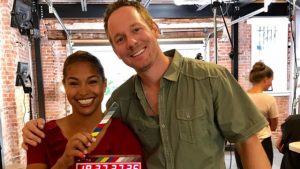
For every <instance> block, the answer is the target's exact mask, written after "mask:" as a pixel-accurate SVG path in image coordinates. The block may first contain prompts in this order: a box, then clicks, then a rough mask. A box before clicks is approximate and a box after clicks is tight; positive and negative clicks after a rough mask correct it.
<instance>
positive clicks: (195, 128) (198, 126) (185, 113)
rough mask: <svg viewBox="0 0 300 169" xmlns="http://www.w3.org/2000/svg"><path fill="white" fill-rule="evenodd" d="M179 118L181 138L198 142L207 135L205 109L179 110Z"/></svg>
mask: <svg viewBox="0 0 300 169" xmlns="http://www.w3.org/2000/svg"><path fill="white" fill-rule="evenodd" d="M177 120H178V128H179V136H180V139H181V140H184V141H186V142H189V143H197V142H198V141H200V140H201V138H203V137H205V132H206V131H207V130H206V120H205V114H204V113H203V111H200V110H195V109H194V111H193V110H192V109H190V110H178V111H177Z"/></svg>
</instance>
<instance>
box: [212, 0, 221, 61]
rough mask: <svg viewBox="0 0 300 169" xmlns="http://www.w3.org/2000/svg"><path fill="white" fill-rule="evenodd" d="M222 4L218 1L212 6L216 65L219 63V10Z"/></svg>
mask: <svg viewBox="0 0 300 169" xmlns="http://www.w3.org/2000/svg"><path fill="white" fill-rule="evenodd" d="M220 5H221V4H220V2H219V1H218V0H216V1H214V2H213V4H212V8H213V13H214V58H215V63H216V64H217V63H218V30H217V8H218V7H220Z"/></svg>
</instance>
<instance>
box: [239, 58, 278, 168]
mask: <svg viewBox="0 0 300 169" xmlns="http://www.w3.org/2000/svg"><path fill="white" fill-rule="evenodd" d="M249 81H250V82H251V83H252V87H251V88H250V89H249V90H248V91H247V94H248V96H249V97H250V99H251V100H252V101H253V103H254V104H255V105H256V107H257V108H258V110H259V111H260V112H261V113H262V114H263V115H264V116H265V117H266V119H267V120H268V121H269V125H268V126H266V127H264V128H263V129H262V130H261V131H259V132H258V133H257V137H258V138H259V139H260V141H261V143H262V146H263V148H264V150H265V152H266V154H267V156H268V159H269V161H270V163H271V164H272V163H273V146H272V140H271V135H272V131H275V130H276V128H277V124H278V107H277V104H276V100H275V98H274V97H273V96H271V95H269V94H267V93H263V92H264V91H267V90H268V89H269V88H270V87H271V86H272V81H273V70H272V69H271V68H270V67H268V66H267V65H265V64H264V63H263V62H256V63H255V64H254V65H253V67H252V70H251V71H250V75H249ZM235 154H236V162H237V165H238V167H239V168H243V167H242V165H241V162H240V159H239V156H238V154H237V152H236V153H235Z"/></svg>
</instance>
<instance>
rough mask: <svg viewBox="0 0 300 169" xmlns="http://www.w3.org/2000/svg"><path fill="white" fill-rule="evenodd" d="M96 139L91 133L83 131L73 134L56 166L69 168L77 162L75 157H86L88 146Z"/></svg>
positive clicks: (61, 168)
mask: <svg viewBox="0 0 300 169" xmlns="http://www.w3.org/2000/svg"><path fill="white" fill-rule="evenodd" d="M95 141H96V139H95V138H94V137H92V136H91V134H90V133H87V132H81V133H77V134H75V135H74V136H72V137H71V138H70V139H69V141H68V143H67V145H66V148H65V152H64V153H63V155H62V156H61V157H60V158H59V159H58V161H57V163H56V165H55V167H57V168H60V169H63V168H68V167H70V166H71V165H73V164H74V163H75V157H78V158H84V157H85V156H86V154H87V153H88V148H89V147H90V146H91V145H92V143H93V142H95Z"/></svg>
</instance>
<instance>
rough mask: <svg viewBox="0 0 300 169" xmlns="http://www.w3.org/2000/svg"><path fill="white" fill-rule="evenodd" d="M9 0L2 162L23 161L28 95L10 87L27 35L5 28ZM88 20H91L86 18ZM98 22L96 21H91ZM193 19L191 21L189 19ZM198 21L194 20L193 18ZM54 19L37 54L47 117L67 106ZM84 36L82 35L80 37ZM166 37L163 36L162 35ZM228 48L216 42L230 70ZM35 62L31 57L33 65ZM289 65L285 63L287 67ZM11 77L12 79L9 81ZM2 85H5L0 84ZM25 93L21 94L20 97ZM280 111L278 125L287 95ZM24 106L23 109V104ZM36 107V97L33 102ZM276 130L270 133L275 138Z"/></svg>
mask: <svg viewBox="0 0 300 169" xmlns="http://www.w3.org/2000/svg"><path fill="white" fill-rule="evenodd" d="M1 2H2V1H1ZM10 6H11V4H10V3H7V2H6V3H4V4H1V5H0V11H1V15H0V26H1V28H0V30H1V35H0V49H3V50H0V57H1V60H0V65H1V67H0V73H1V78H0V96H2V97H0V113H1V114H0V115H1V123H2V135H3V137H2V138H3V144H4V145H5V147H6V148H5V149H4V153H5V157H4V159H5V163H6V164H10V163H16V162H24V158H25V157H24V152H23V151H20V142H21V139H20V133H21V131H20V129H21V127H22V125H23V124H22V117H23V116H24V112H26V110H27V111H28V98H27V97H28V96H27V95H24V93H23V91H22V88H20V87H15V86H14V79H15V72H16V64H17V61H28V60H30V56H29V48H30V46H29V44H28V41H27V38H26V37H24V36H21V35H20V34H19V33H18V30H16V29H14V28H10V27H9V23H10V16H9V12H10ZM89 21H91V20H89ZM94 21H95V22H99V20H94ZM64 22H65V23H73V22H79V21H78V20H68V21H64ZM191 22H193V21H191ZM197 22H198V21H197ZM57 23H58V22H57V21H56V20H42V21H41V56H42V64H43V72H42V73H43V78H44V93H45V110H46V118H47V120H51V119H56V118H60V117H63V116H65V115H66V112H68V110H70V107H69V105H68V103H67V101H66V98H65V95H64V93H63V92H62V91H61V89H60V88H61V80H62V66H63V62H64V60H65V58H66V56H67V53H68V52H67V49H66V41H65V40H51V38H49V37H48V35H49V32H50V31H53V30H55V29H56V28H55V27H54V25H55V24H57ZM250 30H251V27H250V25H248V24H246V23H240V24H239V32H240V34H241V33H243V34H242V35H240V36H239V68H238V69H239V83H240V84H241V85H242V87H243V88H244V89H247V88H249V87H250V84H249V82H248V74H249V70H250V69H251V66H250V64H251V62H250V61H251V60H250V56H251V43H250V42H251V31H250ZM196 35H197V34H196V33H195V32H194V33H190V32H189V33H188V32H187V33H186V36H189V37H193V36H196ZM169 36H172V37H178V36H181V37H184V36H185V34H184V33H182V32H181V33H180V34H177V35H174V34H172V35H169ZM80 38H84V37H80ZM164 38H167V37H164ZM209 43H210V52H211V54H210V56H213V50H212V49H213V39H211V40H210V42H209ZM230 50H231V46H230V42H229V41H228V40H224V39H222V40H219V42H218V64H221V65H224V66H225V67H226V68H228V69H229V70H231V60H230V58H229V52H230ZM34 65H35V63H34V60H33V66H34ZM288 67H289V66H288ZM12 79H13V80H12ZM4 86H5V87H4ZM24 96H25V97H24ZM276 100H277V102H278V105H279V110H280V124H281V122H282V121H283V119H285V117H286V116H287V114H288V105H289V104H288V102H289V100H288V97H284V96H282V97H276ZM24 101H25V105H26V106H27V108H26V110H25V108H24V106H23V103H24ZM34 106H35V107H37V100H36V102H35V103H34ZM278 132H279V129H278V130H277V131H276V132H274V134H275V138H276V134H277V133H278Z"/></svg>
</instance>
